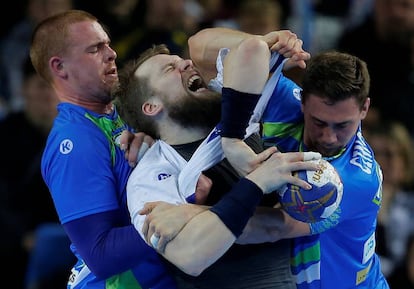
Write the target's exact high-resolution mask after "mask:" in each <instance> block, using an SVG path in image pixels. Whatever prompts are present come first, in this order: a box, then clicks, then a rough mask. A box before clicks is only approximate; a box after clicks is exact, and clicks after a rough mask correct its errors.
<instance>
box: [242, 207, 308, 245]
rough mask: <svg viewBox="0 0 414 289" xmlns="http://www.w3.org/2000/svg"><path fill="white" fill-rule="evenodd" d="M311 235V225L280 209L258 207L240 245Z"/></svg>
mask: <svg viewBox="0 0 414 289" xmlns="http://www.w3.org/2000/svg"><path fill="white" fill-rule="evenodd" d="M309 234H310V229H309V224H306V223H303V222H300V221H297V220H295V219H293V218H292V217H290V216H289V215H287V213H286V212H284V211H283V210H281V209H279V208H268V207H258V208H257V210H256V212H255V214H254V216H253V217H252V218H250V220H249V222H248V223H247V225H246V227H245V229H244V231H243V234H242V235H241V236H240V237H239V238H238V239H237V240H236V243H238V244H254V243H264V242H276V241H278V240H281V239H288V238H295V237H301V236H306V235H309Z"/></svg>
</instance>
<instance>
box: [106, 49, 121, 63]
mask: <svg viewBox="0 0 414 289" xmlns="http://www.w3.org/2000/svg"><path fill="white" fill-rule="evenodd" d="M106 47H107V55H108V60H110V61H112V60H115V59H116V57H117V56H118V55H117V54H116V51H115V50H114V49H112V47H111V46H109V45H107V46H106Z"/></svg>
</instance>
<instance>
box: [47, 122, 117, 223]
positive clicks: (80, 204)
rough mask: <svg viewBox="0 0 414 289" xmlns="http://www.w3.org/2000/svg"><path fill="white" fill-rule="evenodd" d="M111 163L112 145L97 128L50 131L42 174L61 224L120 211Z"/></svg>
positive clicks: (72, 126)
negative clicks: (106, 212) (98, 214)
mask: <svg viewBox="0 0 414 289" xmlns="http://www.w3.org/2000/svg"><path fill="white" fill-rule="evenodd" d="M111 162H112V160H111V152H110V146H109V142H108V140H107V138H105V136H104V134H102V133H101V132H100V131H99V130H97V129H96V128H92V127H88V126H84V125H68V126H64V127H60V129H59V130H53V131H52V132H51V134H50V136H49V139H48V145H47V147H46V149H45V152H44V154H43V159H42V174H43V177H44V178H45V182H46V183H47V185H48V187H49V190H50V192H51V194H52V197H53V201H54V203H55V207H56V210H57V212H58V215H59V218H60V220H61V222H62V223H66V222H68V221H71V220H74V219H77V218H80V217H83V216H85V215H89V214H94V213H99V212H102V211H107V210H114V209H117V207H118V200H117V199H116V198H117V195H116V194H115V193H114V192H115V191H117V189H116V180H115V177H114V173H113V171H112V170H111V168H112V167H113V166H112V163H111ZM97 196H99V197H97Z"/></svg>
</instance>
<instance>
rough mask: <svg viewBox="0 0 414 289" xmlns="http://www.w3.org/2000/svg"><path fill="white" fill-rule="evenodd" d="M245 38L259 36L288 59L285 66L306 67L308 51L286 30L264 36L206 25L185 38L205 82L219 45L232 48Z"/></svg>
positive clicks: (211, 73)
mask: <svg viewBox="0 0 414 289" xmlns="http://www.w3.org/2000/svg"><path fill="white" fill-rule="evenodd" d="M248 38H259V39H261V40H263V41H265V42H266V43H267V45H268V47H269V48H270V50H271V51H277V52H278V53H279V54H281V55H283V56H284V57H287V58H291V59H290V60H289V61H288V62H287V63H286V65H285V68H286V69H288V68H291V67H295V66H298V67H300V68H305V67H306V63H305V61H306V60H309V58H310V54H309V53H307V52H306V51H304V50H303V49H302V43H303V42H302V40H300V39H298V38H297V36H296V34H294V33H292V32H291V31H289V30H280V31H272V32H269V33H267V34H265V35H252V34H249V33H245V32H242V31H238V30H233V29H229V28H223V27H215V28H206V29H203V30H201V31H199V32H197V33H196V34H194V35H192V36H191V37H190V38H189V39H188V47H189V53H190V58H191V59H192V60H193V62H194V64H195V65H196V66H197V68H198V69H199V71H200V73H201V75H202V76H203V78H204V80H205V81H206V82H208V81H210V80H211V79H213V78H214V77H215V76H216V74H217V71H216V58H217V54H218V52H219V50H220V49H221V48H223V47H226V48H230V49H232V48H236V47H238V46H239V44H240V43H241V42H242V41H243V40H246V39H248Z"/></svg>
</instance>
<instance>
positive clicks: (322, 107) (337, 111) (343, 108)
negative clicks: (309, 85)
mask: <svg viewBox="0 0 414 289" xmlns="http://www.w3.org/2000/svg"><path fill="white" fill-rule="evenodd" d="M303 108H304V112H308V113H309V114H311V115H312V116H313V117H315V118H318V119H319V120H322V121H326V122H333V123H340V122H344V121H348V120H350V119H353V118H357V117H359V115H360V113H361V110H360V107H359V105H358V103H357V101H356V100H355V98H353V97H352V98H348V99H345V100H342V101H338V102H336V103H334V104H330V103H327V102H326V100H325V99H324V98H321V97H318V96H314V95H310V96H309V97H308V98H307V100H306V103H305V104H304V105H303Z"/></svg>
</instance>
